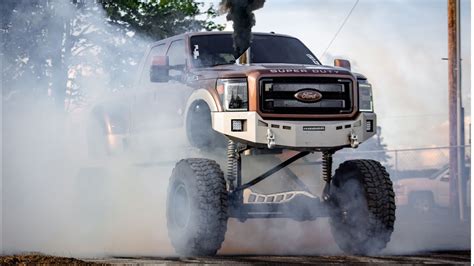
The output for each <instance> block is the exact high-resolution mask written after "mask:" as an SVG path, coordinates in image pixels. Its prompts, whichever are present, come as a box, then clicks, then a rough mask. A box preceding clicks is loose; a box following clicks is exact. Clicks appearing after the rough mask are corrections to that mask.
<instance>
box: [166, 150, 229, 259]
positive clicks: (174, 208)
mask: <svg viewBox="0 0 474 266" xmlns="http://www.w3.org/2000/svg"><path fill="white" fill-rule="evenodd" d="M183 195H184V196H183ZM184 198H187V200H184ZM227 201H228V196H227V189H226V182H225V179H224V173H223V172H222V170H221V169H220V167H219V165H218V164H217V163H216V162H215V161H213V160H208V159H183V160H181V161H179V162H178V163H177V164H176V166H175V168H174V169H173V172H172V174H171V178H170V184H169V186H168V197H167V203H166V218H167V225H168V236H169V238H170V240H171V243H172V244H173V246H174V248H175V250H176V252H177V253H178V254H180V255H184V256H212V255H215V254H216V252H217V251H218V250H219V249H220V247H221V244H222V242H223V241H224V237H225V233H226V230H227V219H228V208H227V206H228V203H227ZM180 202H181V203H182V202H184V203H183V204H181V203H180Z"/></svg>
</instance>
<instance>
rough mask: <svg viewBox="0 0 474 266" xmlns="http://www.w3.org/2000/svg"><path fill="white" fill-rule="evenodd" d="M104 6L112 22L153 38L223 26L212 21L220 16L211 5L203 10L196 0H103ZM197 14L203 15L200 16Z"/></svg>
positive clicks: (217, 28) (201, 4)
mask: <svg viewBox="0 0 474 266" xmlns="http://www.w3.org/2000/svg"><path fill="white" fill-rule="evenodd" d="M102 6H103V8H104V10H105V11H106V12H107V15H108V16H109V17H110V20H111V22H112V23H114V24H116V25H119V26H121V27H123V28H126V29H127V30H130V31H134V32H136V33H137V34H138V35H141V36H144V37H149V38H151V39H153V40H159V39H163V38H166V37H170V36H173V35H176V34H180V33H184V32H189V31H200V30H203V29H204V30H223V28H224V27H223V25H219V24H216V23H214V22H213V21H211V20H210V19H212V18H214V17H216V16H217V11H216V10H215V9H214V7H213V6H212V5H211V6H210V7H208V8H207V10H205V11H204V12H202V11H201V9H202V8H204V3H202V2H196V1H194V0H161V1H157V0H151V1H140V0H117V1H104V2H102ZM198 16H200V17H203V18H202V19H198V18H197V17H198Z"/></svg>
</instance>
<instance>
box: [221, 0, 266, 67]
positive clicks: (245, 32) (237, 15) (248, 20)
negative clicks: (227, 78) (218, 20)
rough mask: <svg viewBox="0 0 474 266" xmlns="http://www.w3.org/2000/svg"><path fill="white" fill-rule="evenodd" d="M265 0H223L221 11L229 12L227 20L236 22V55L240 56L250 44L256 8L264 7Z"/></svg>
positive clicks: (236, 56) (234, 36)
mask: <svg viewBox="0 0 474 266" xmlns="http://www.w3.org/2000/svg"><path fill="white" fill-rule="evenodd" d="M264 4H265V0H222V1H221V3H220V4H219V6H220V11H221V12H222V13H223V14H225V13H227V17H226V18H227V20H228V21H229V20H232V22H233V23H234V25H233V28H234V34H233V38H234V57H235V58H239V57H240V56H241V55H242V54H243V53H244V52H245V51H246V50H247V48H249V46H250V41H251V38H252V27H253V26H255V15H254V14H253V11H254V10H257V9H259V8H262V7H263V5H264Z"/></svg>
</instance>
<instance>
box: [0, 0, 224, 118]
mask: <svg viewBox="0 0 474 266" xmlns="http://www.w3.org/2000/svg"><path fill="white" fill-rule="evenodd" d="M204 7H205V6H204V4H203V3H202V2H198V1H194V0H183V1H178V0H161V1H153V0H151V1H140V0H117V1H100V0H96V1H88V0H69V1H67V0H3V2H2V5H1V8H0V15H1V17H2V21H1V27H2V28H1V33H2V42H1V48H2V49H1V52H0V54H1V57H2V63H3V66H2V68H3V69H2V85H3V94H4V96H5V95H12V94H17V93H18V92H23V93H22V95H23V96H32V97H31V98H33V99H37V97H38V96H40V97H43V96H44V97H49V98H50V99H53V100H54V102H55V103H56V106H58V107H59V108H60V109H64V106H65V104H64V103H65V100H66V98H67V99H68V100H69V102H71V100H73V101H77V100H78V99H79V98H83V96H84V94H85V93H87V86H85V85H84V84H83V83H87V82H86V77H82V81H83V82H82V83H81V82H79V81H81V75H80V74H77V73H79V72H80V71H77V70H79V69H81V68H82V69H84V68H87V67H89V69H94V70H95V71H96V72H100V74H101V75H100V76H111V77H114V78H110V79H109V80H108V81H109V83H107V84H103V86H102V87H107V88H111V89H123V88H125V87H127V86H128V85H129V82H130V78H128V77H130V76H133V74H134V73H133V71H134V70H135V69H134V68H135V66H136V64H137V63H138V60H139V58H140V57H141V55H142V53H143V50H144V45H145V44H147V43H148V42H149V41H150V40H157V39H161V38H165V37H168V36H170V35H174V34H178V33H182V32H185V31H198V30H203V29H205V30H213V29H222V28H223V27H222V26H221V25H217V24H215V23H214V22H212V21H211V19H212V18H213V17H215V16H216V15H217V12H216V11H215V9H214V8H213V7H212V6H210V7H208V8H207V9H205V10H204V11H201V9H204ZM197 16H201V17H203V19H198V18H197ZM144 39H145V40H147V41H143V40H144ZM89 84H90V82H89ZM96 87H97V86H96ZM23 96H22V97H23ZM6 98H7V100H8V99H9V97H6Z"/></svg>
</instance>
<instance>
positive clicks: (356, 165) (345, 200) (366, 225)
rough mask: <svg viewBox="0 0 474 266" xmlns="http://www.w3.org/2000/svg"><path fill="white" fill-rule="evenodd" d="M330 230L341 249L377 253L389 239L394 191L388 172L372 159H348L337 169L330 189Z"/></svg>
mask: <svg viewBox="0 0 474 266" xmlns="http://www.w3.org/2000/svg"><path fill="white" fill-rule="evenodd" d="M330 200H331V203H332V209H331V211H330V224H331V232H332V234H333V237H334V240H335V241H336V243H337V245H338V246H339V248H340V249H341V250H343V251H344V252H346V253H350V254H364V255H367V254H368V255H370V254H376V253H378V252H380V251H381V250H382V249H384V248H385V247H386V245H387V243H388V242H389V241H390V237H391V235H392V232H393V229H394V223H395V208H396V207H395V193H394V192H393V184H392V181H391V180H390V177H389V174H388V173H387V171H386V170H385V167H383V166H382V165H381V164H380V163H379V162H377V161H374V160H351V161H346V162H344V163H342V164H341V165H340V166H339V168H338V169H337V170H336V173H335V175H334V178H333V181H332V185H331V190H330Z"/></svg>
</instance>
